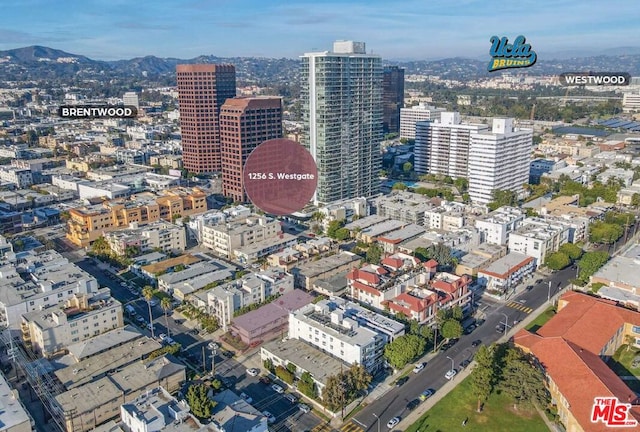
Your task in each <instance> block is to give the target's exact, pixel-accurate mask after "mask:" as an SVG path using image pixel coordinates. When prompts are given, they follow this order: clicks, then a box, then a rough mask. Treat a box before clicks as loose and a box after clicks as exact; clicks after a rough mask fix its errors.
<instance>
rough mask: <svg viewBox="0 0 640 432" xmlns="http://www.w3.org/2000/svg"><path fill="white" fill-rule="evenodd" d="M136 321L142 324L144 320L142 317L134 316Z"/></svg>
mask: <svg viewBox="0 0 640 432" xmlns="http://www.w3.org/2000/svg"><path fill="white" fill-rule="evenodd" d="M136 321H138V322H139V323H140V324H142V323H143V322H145V321H144V317H141V316H139V317H138V318H136Z"/></svg>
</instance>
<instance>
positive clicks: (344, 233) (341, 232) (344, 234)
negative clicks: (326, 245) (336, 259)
mask: <svg viewBox="0 0 640 432" xmlns="http://www.w3.org/2000/svg"><path fill="white" fill-rule="evenodd" d="M334 238H335V239H336V240H339V241H343V240H346V239H348V238H349V230H348V229H346V228H340V229H338V230H337V231H336V233H335V237H334Z"/></svg>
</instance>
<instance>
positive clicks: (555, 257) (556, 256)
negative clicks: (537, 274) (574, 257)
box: [544, 251, 571, 270]
mask: <svg viewBox="0 0 640 432" xmlns="http://www.w3.org/2000/svg"><path fill="white" fill-rule="evenodd" d="M569 264H571V259H570V258H569V256H568V255H567V254H565V253H564V252H560V251H558V252H553V253H550V254H549V255H547V257H546V258H545V260H544V265H546V266H547V267H549V268H550V269H551V270H562V269H563V268H565V267H568V266H569Z"/></svg>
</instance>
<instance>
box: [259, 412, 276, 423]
mask: <svg viewBox="0 0 640 432" xmlns="http://www.w3.org/2000/svg"><path fill="white" fill-rule="evenodd" d="M262 415H263V416H265V417H266V418H267V422H268V423H275V422H276V418H275V417H274V415H273V414H271V413H270V412H269V411H262Z"/></svg>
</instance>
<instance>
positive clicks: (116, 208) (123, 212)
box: [67, 188, 207, 247]
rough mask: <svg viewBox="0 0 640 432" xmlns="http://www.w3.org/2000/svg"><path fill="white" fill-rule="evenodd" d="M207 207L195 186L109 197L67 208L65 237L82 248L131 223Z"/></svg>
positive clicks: (166, 218) (193, 212) (173, 216)
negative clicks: (114, 198) (110, 198)
mask: <svg viewBox="0 0 640 432" xmlns="http://www.w3.org/2000/svg"><path fill="white" fill-rule="evenodd" d="M206 210H207V201H206V194H205V192H203V191H202V190H200V189H198V188H192V189H185V188H175V189H169V190H165V191H161V192H159V193H158V194H155V193H151V192H147V193H142V194H139V195H133V196H131V197H129V198H126V199H117V200H109V201H105V202H103V203H102V204H101V205H98V206H91V207H84V208H75V209H71V210H69V221H68V222H67V239H69V240H70V241H71V242H73V243H74V244H76V245H78V246H81V247H86V246H89V245H90V244H91V243H92V242H93V241H95V240H96V239H97V238H98V237H100V236H102V235H103V234H104V233H105V232H110V231H116V230H119V229H121V228H123V227H128V226H130V224H131V223H138V224H139V225H144V224H148V223H151V222H156V221H160V220H164V221H171V222H173V221H174V220H175V219H177V218H179V217H184V216H192V215H196V214H200V213H203V212H205V211H206Z"/></svg>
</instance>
